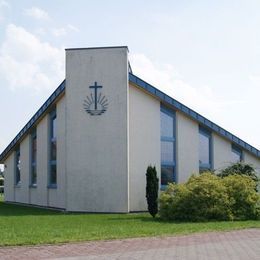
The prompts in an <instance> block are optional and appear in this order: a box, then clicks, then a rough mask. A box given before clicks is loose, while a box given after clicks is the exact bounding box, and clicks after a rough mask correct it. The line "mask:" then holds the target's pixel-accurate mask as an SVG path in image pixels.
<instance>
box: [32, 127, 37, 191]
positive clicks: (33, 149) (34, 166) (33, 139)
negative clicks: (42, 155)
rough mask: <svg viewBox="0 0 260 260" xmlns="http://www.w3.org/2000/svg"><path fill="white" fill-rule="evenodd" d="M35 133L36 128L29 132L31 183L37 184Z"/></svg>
mask: <svg viewBox="0 0 260 260" xmlns="http://www.w3.org/2000/svg"><path fill="white" fill-rule="evenodd" d="M36 157H37V135H36V129H35V130H33V132H32V133H31V185H32V186H36V184H37V165H36Z"/></svg>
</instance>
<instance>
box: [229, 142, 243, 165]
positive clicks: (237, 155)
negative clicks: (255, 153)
mask: <svg viewBox="0 0 260 260" xmlns="http://www.w3.org/2000/svg"><path fill="white" fill-rule="evenodd" d="M231 156H232V157H231V161H232V162H233V163H236V162H241V161H242V160H243V153H242V150H241V149H240V148H239V147H237V146H235V145H233V144H232V155H231Z"/></svg>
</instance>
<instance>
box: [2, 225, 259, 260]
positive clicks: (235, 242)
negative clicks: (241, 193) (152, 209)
mask: <svg viewBox="0 0 260 260" xmlns="http://www.w3.org/2000/svg"><path fill="white" fill-rule="evenodd" d="M0 237H1V235H0ZM0 259H3V260H4V259H12V260H13V259H19V260H22V259H26V260H28V259H65V260H76V259H79V260H83V259H87V260H90V259H93V260H97V259H98V260H100V259H104V260H107V259H120V260H121V259H134V260H136V259H142V260H143V259H147V260H148V259H149V260H151V259H156V260H157V259H181V260H183V259H192V260H196V259H198V260H201V259H205V260H208V259H221V260H224V259H234V260H239V259H241V260H247V259H250V260H254V259H257V260H259V259H260V229H246V230H239V231H230V232H212V233H201V234H193V235H187V236H175V237H155V238H134V239H124V240H114V241H98V242H84V243H73V244H64V245H46V246H32V247H0Z"/></svg>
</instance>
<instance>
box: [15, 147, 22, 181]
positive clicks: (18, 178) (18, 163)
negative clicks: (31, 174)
mask: <svg viewBox="0 0 260 260" xmlns="http://www.w3.org/2000/svg"><path fill="white" fill-rule="evenodd" d="M20 183H21V156H20V146H18V148H17V149H16V151H15V184H16V185H19V184H20Z"/></svg>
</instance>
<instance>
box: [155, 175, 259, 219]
mask: <svg viewBox="0 0 260 260" xmlns="http://www.w3.org/2000/svg"><path fill="white" fill-rule="evenodd" d="M254 188H255V182H254V181H253V180H252V179H251V178H250V177H248V176H239V175H230V176H228V177H224V178H220V177H218V176H216V175H213V174H212V173H203V174H201V175H199V176H194V175H193V176H191V177H190V178H189V180H188V181H187V182H186V183H184V184H169V185H168V187H167V189H166V191H164V192H162V193H161V196H160V216H161V218H163V219H167V220H178V221H204V220H233V219H256V218H258V217H259V194H258V193H257V192H256V191H255V189H254Z"/></svg>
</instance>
